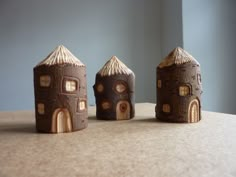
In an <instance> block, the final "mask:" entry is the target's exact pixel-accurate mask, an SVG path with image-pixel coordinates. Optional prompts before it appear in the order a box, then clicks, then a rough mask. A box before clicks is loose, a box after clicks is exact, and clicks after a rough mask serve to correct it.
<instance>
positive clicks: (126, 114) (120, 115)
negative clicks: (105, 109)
mask: <svg viewBox="0 0 236 177" xmlns="http://www.w3.org/2000/svg"><path fill="white" fill-rule="evenodd" d="M116 119H117V120H124V119H130V104H129V102H128V101H119V102H118V103H117V105H116Z"/></svg>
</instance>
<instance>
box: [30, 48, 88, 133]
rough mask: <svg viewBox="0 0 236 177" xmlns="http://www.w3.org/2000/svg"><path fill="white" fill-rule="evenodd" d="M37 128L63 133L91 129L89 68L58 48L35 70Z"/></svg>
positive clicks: (69, 53)
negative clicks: (88, 105) (87, 75)
mask: <svg viewBox="0 0 236 177" xmlns="http://www.w3.org/2000/svg"><path fill="white" fill-rule="evenodd" d="M34 93H35V115H36V129H37V130H38V131H39V132H47V133H61V132H72V131H77V130H81V129H84V128H86V127H87V119H88V113H87V83H86V67H85V65H84V64H83V63H81V61H79V60H78V59H77V58H76V57H75V56H74V55H73V54H72V53H71V52H70V51H69V50H68V49H67V48H65V47H64V46H58V47H57V48H56V49H55V50H54V51H53V52H52V53H50V54H49V55H48V56H47V57H46V59H44V60H43V61H42V62H40V63H39V64H38V65H37V66H35V67H34Z"/></svg>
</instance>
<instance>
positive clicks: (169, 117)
mask: <svg viewBox="0 0 236 177" xmlns="http://www.w3.org/2000/svg"><path fill="white" fill-rule="evenodd" d="M156 74H157V104H156V117H157V118H158V119H160V120H162V121H167V122H186V123H192V122H198V121H200V119H201V94H202V83H201V72H200V64H199V63H198V62H197V61H196V60H195V59H194V58H193V57H192V56H191V55H190V54H189V53H187V52H186V51H184V50H183V49H182V48H180V47H177V48H175V49H174V50H173V51H172V52H171V53H170V54H169V55H168V56H167V57H166V58H165V59H164V60H163V61H162V62H161V63H160V64H159V66H157V73H156Z"/></svg>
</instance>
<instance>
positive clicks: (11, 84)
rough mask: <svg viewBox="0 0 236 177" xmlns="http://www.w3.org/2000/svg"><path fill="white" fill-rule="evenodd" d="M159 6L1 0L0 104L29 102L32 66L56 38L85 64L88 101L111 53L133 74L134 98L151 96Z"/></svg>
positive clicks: (127, 1)
mask: <svg viewBox="0 0 236 177" xmlns="http://www.w3.org/2000/svg"><path fill="white" fill-rule="evenodd" d="M159 8H160V1H156V0H119V1H117V0H99V1H98V0H86V1H84V0H68V1H63V0H50V1H48V0H40V1H37V0H21V1H16V0H1V1H0V81H1V84H0V110H20V109H33V108H34V94H33V67H34V66H35V65H36V64H37V63H38V62H40V61H41V60H42V59H44V58H45V57H46V56H47V55H48V54H49V53H50V52H51V51H52V50H53V49H54V48H55V47H56V46H57V45H59V44H63V45H65V46H66V47H67V48H68V49H69V50H70V51H71V52H72V53H73V54H74V55H75V56H77V57H78V58H79V59H80V60H81V61H82V62H83V63H84V64H86V65H87V76H88V98H89V104H94V94H93V90H92V86H93V84H94V82H95V74H96V72H97V71H98V70H99V69H100V68H101V67H102V66H103V65H104V63H105V62H106V61H107V60H108V59H110V57H111V56H112V55H116V56H117V57H118V58H120V59H121V60H122V61H123V62H124V63H125V64H126V65H127V66H128V67H129V68H131V69H132V70H133V71H134V73H135V74H136V78H137V79H136V101H137V102H144V101H151V102H154V101H155V66H156V65H157V64H158V63H159V62H158V59H160V55H161V53H160V42H159V41H160V12H159V11H160V10H159ZM147 78H148V79H147Z"/></svg>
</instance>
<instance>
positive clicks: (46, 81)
mask: <svg viewBox="0 0 236 177" xmlns="http://www.w3.org/2000/svg"><path fill="white" fill-rule="evenodd" d="M39 82H40V86H41V87H49V86H50V83H51V77H50V76H49V75H43V76H40V78H39Z"/></svg>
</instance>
